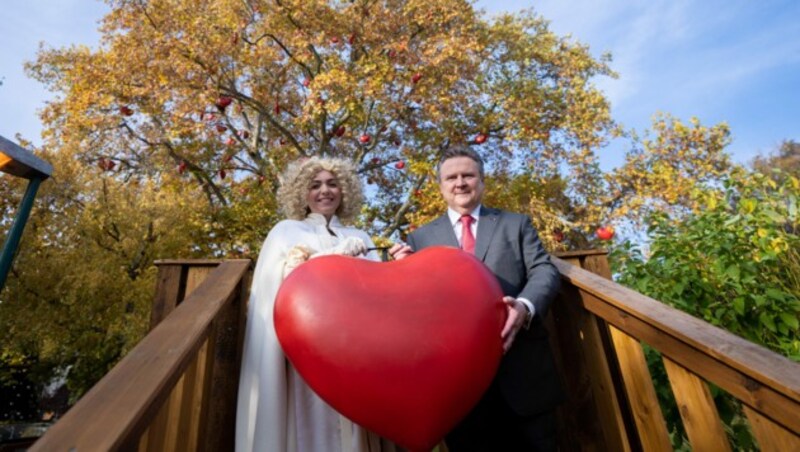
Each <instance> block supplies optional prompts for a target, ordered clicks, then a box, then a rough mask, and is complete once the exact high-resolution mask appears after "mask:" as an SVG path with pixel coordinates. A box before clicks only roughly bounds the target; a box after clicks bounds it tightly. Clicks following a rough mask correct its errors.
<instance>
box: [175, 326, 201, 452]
mask: <svg viewBox="0 0 800 452" xmlns="http://www.w3.org/2000/svg"><path fill="white" fill-rule="evenodd" d="M207 353H208V339H206V340H205V341H204V342H203V345H202V347H200V350H198V351H197V358H196V359H195V360H194V361H193V362H192V364H191V365H190V366H189V368H188V369H186V375H185V380H184V386H183V393H184V398H183V403H182V404H181V407H180V413H181V414H180V419H179V423H178V435H179V437H180V438H181V441H180V442H179V443H178V444H177V446H176V448H175V450H176V451H178V452H182V451H186V452H190V451H191V452H194V451H196V450H197V444H198V431H199V425H200V408H201V406H202V404H203V387H204V384H205V379H206V378H205V367H206V359H207Z"/></svg>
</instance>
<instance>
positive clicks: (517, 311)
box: [500, 296, 528, 353]
mask: <svg viewBox="0 0 800 452" xmlns="http://www.w3.org/2000/svg"><path fill="white" fill-rule="evenodd" d="M503 302H504V303H505V304H506V310H507V311H508V317H507V318H506V324H505V325H503V331H502V332H500V338H501V339H503V353H505V352H507V351H508V350H509V349H510V348H511V344H513V343H514V338H515V337H516V336H517V332H518V331H519V330H520V328H522V324H523V323H525V315H526V314H527V313H528V310H527V309H526V308H525V306H524V305H523V304H522V303H520V302H518V301H517V299H516V298H514V297H507V296H506V297H503Z"/></svg>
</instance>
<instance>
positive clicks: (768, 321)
mask: <svg viewBox="0 0 800 452" xmlns="http://www.w3.org/2000/svg"><path fill="white" fill-rule="evenodd" d="M758 320H759V321H760V322H761V324H762V325H764V326H765V327H767V329H768V330H770V331H772V332H773V333H777V332H778V329H777V328H776V327H775V321H774V320H773V319H772V317H770V316H769V315H768V314H767V313H766V312H762V313H761V315H759V316H758Z"/></svg>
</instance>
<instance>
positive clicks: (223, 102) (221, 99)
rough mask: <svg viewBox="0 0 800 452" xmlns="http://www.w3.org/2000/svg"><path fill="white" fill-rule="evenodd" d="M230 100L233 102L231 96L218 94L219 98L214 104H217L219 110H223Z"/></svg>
mask: <svg viewBox="0 0 800 452" xmlns="http://www.w3.org/2000/svg"><path fill="white" fill-rule="evenodd" d="M231 102H233V99H232V98H230V97H228V96H219V99H217V102H216V103H215V104H214V105H216V106H217V108H218V109H219V111H225V108H227V107H228V105H230V104H231Z"/></svg>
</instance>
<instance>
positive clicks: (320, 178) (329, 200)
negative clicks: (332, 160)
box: [306, 170, 342, 220]
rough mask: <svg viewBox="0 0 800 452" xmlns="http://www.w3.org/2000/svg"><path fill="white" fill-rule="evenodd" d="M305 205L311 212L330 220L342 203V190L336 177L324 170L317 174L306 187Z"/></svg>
mask: <svg viewBox="0 0 800 452" xmlns="http://www.w3.org/2000/svg"><path fill="white" fill-rule="evenodd" d="M306 203H307V204H308V208H309V210H311V212H313V213H318V214H321V215H325V218H327V219H329V220H330V219H331V217H332V216H333V215H334V214H335V213H336V209H338V208H339V204H341V203H342V188H341V186H340V185H339V180H338V179H336V175H334V174H333V173H331V172H330V171H325V170H322V171H320V172H318V173H317V174H316V175H315V176H314V178H313V179H311V184H310V185H309V186H308V194H307V195H306Z"/></svg>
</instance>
